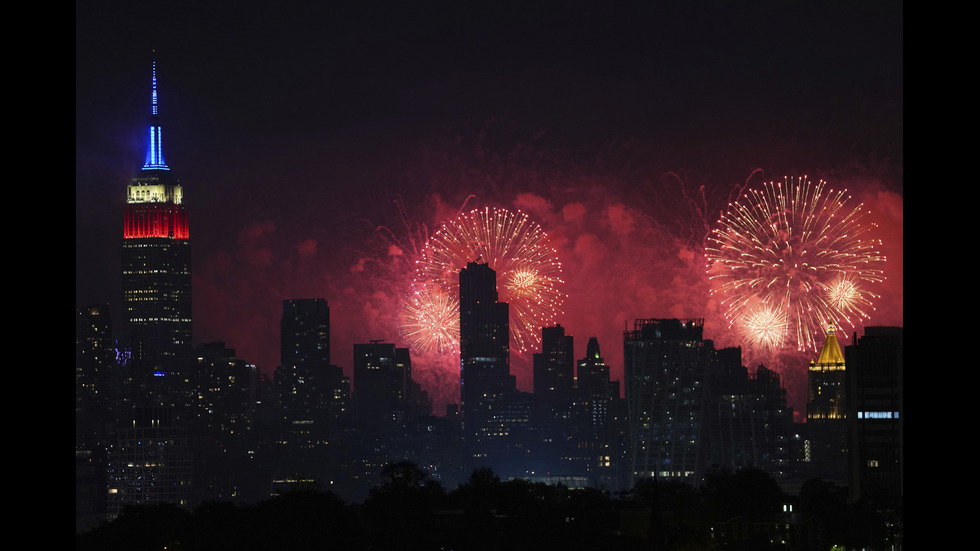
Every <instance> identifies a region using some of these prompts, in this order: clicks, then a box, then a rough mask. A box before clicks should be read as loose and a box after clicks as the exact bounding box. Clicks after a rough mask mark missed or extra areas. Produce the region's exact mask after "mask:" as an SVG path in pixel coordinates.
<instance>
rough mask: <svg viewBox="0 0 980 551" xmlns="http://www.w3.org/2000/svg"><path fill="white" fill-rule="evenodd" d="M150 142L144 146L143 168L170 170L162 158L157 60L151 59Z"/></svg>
mask: <svg viewBox="0 0 980 551" xmlns="http://www.w3.org/2000/svg"><path fill="white" fill-rule="evenodd" d="M150 115H151V118H150V143H149V144H148V145H147V148H146V162H145V163H143V170H170V167H169V166H167V162H166V161H165V160H163V134H162V130H161V129H160V121H159V120H158V115H159V106H158V105H157V60H156V59H154V60H153V92H152V93H151V94H150Z"/></svg>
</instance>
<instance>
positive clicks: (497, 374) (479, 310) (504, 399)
mask: <svg viewBox="0 0 980 551" xmlns="http://www.w3.org/2000/svg"><path fill="white" fill-rule="evenodd" d="M508 316H509V310H508V305H507V303H505V302H499V301H498V300H497V273H496V272H495V271H493V270H492V269H491V268H490V266H488V265H487V264H485V263H478V262H470V263H468V264H467V265H466V267H465V268H463V269H462V270H461V271H460V272H459V342H460V410H461V412H462V418H463V438H464V444H465V446H466V447H467V450H468V451H467V453H468V455H469V458H470V460H471V461H469V462H467V464H470V463H472V464H474V465H475V466H480V465H481V464H486V463H485V461H486V460H487V456H488V454H490V453H491V452H492V451H494V448H495V447H496V448H497V450H499V445H500V441H501V440H502V439H505V438H507V437H508V436H509V432H510V425H511V424H512V423H513V422H519V420H520V419H522V418H525V417H526V415H523V414H520V415H515V412H514V411H512V408H511V405H512V404H513V400H512V398H513V397H514V395H515V394H516V392H517V385H516V381H515V379H514V377H513V376H512V375H511V374H510V325H509V321H508ZM515 419H517V420H518V421H514V420H515Z"/></svg>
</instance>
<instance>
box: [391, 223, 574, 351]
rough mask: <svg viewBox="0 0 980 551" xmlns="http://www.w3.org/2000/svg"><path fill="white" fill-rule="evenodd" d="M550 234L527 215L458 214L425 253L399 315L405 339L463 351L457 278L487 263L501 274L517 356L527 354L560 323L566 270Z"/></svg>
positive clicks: (500, 289)
mask: <svg viewBox="0 0 980 551" xmlns="http://www.w3.org/2000/svg"><path fill="white" fill-rule="evenodd" d="M547 240H548V237H547V234H546V233H545V232H544V230H542V229H541V226H539V225H538V224H536V223H534V222H533V221H531V219H530V218H528V216H527V215H526V214H524V213H521V212H517V213H513V212H510V211H508V210H506V209H499V208H498V209H491V208H484V209H476V210H472V211H470V212H467V213H463V214H460V215H459V216H457V217H456V218H455V219H454V220H452V221H450V222H447V223H446V224H444V225H443V226H442V228H440V229H439V230H438V231H437V232H436V233H434V234H433V235H432V236H431V237H430V238H429V240H428V241H427V242H426V244H425V246H424V247H423V250H422V253H421V255H420V258H419V260H418V262H417V268H416V271H415V278H414V281H413V285H412V288H413V295H412V296H410V297H409V299H408V300H407V301H406V303H405V306H404V307H403V308H402V310H401V321H400V323H401V328H400V329H401V331H400V332H401V334H402V336H403V337H404V338H405V340H406V341H407V342H408V343H410V344H411V346H412V347H413V348H416V349H417V350H433V349H439V350H443V351H447V352H448V351H458V350H459V302H458V301H459V271H460V270H461V269H463V268H464V267H465V266H466V264H467V263H468V262H473V261H476V260H477V259H481V260H482V261H483V262H486V263H487V264H489V265H490V267H491V268H492V269H493V270H494V271H496V272H497V286H498V293H499V296H500V300H501V301H502V302H507V303H509V304H510V313H511V320H510V327H511V340H512V342H511V350H513V351H515V352H517V353H524V352H527V351H528V350H529V349H531V348H532V347H534V346H536V345H537V344H538V343H539V341H540V339H541V335H540V333H541V328H542V327H547V326H550V325H553V324H554V323H556V321H557V320H558V318H559V316H560V312H561V309H562V306H563V304H564V295H563V294H562V292H561V290H560V287H561V285H562V284H563V283H564V282H563V281H562V279H561V263H560V262H559V261H558V255H557V253H556V252H555V250H554V249H553V248H552V247H551V246H549V245H548V244H547Z"/></svg>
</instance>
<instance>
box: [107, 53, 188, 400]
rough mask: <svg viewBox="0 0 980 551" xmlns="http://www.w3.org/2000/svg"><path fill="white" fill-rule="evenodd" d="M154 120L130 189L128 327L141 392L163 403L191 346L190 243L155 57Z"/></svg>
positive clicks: (125, 271) (125, 276) (125, 277)
mask: <svg viewBox="0 0 980 551" xmlns="http://www.w3.org/2000/svg"><path fill="white" fill-rule="evenodd" d="M149 122H150V124H149V129H148V136H147V147H146V160H145V162H144V163H143V167H142V169H141V170H140V172H139V174H138V175H137V176H136V177H135V178H133V180H132V182H131V183H130V184H129V186H128V187H127V188H126V207H125V216H124V219H123V242H122V291H123V299H122V305H123V325H124V327H125V329H126V331H127V332H128V334H129V339H130V346H131V347H132V362H133V363H132V365H133V367H134V372H133V376H134V378H135V383H136V391H137V393H138V394H137V395H138V396H139V397H140V398H141V399H146V398H150V399H151V400H152V401H154V402H156V403H165V402H168V401H172V400H169V399H168V398H166V397H165V396H164V392H165V389H166V388H168V386H169V387H170V388H172V387H173V383H174V381H173V379H175V378H176V377H175V375H176V374H177V373H178V372H179V367H180V365H181V362H182V361H184V360H185V359H186V358H187V357H189V352H190V350H191V242H190V232H189V229H188V223H187V210H186V206H185V204H184V190H183V187H181V185H180V182H179V180H178V179H177V178H176V177H175V176H174V174H173V172H171V170H170V167H169V166H168V165H167V163H166V161H165V160H164V156H163V129H162V126H161V123H160V113H159V106H158V95H157V74H156V61H154V62H153V78H152V86H151V94H150V121H149ZM161 381H162V382H163V383H164V384H162V385H161V384H155V383H159V382H161ZM168 383H169V385H168Z"/></svg>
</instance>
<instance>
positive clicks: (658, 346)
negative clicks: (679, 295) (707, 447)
mask: <svg viewBox="0 0 980 551" xmlns="http://www.w3.org/2000/svg"><path fill="white" fill-rule="evenodd" d="M703 329H704V320H700V319H685V320H678V319H639V320H636V321H635V322H634V326H633V330H632V331H626V332H625V334H624V338H623V346H624V351H623V358H624V361H625V378H626V381H625V382H626V400H627V402H628V404H629V422H630V438H631V440H632V465H633V467H632V471H633V477H634V480H635V479H637V478H642V477H653V476H654V475H656V476H658V477H660V478H671V479H677V480H681V481H684V482H688V483H695V482H696V481H699V479H700V478H701V476H702V475H703V472H702V470H703V468H704V465H703V453H702V450H701V444H702V442H701V440H702V434H701V433H702V426H703V421H704V403H705V402H704V401H705V392H706V391H705V383H706V380H707V376H708V374H709V373H710V371H711V370H712V368H713V367H714V365H715V363H716V362H717V359H716V354H715V349H714V344H713V343H712V341H710V340H704V339H702V332H703Z"/></svg>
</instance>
